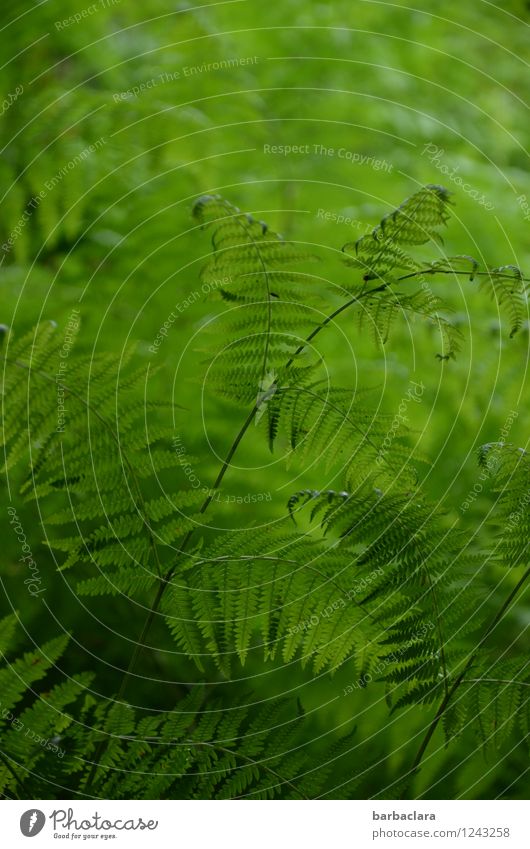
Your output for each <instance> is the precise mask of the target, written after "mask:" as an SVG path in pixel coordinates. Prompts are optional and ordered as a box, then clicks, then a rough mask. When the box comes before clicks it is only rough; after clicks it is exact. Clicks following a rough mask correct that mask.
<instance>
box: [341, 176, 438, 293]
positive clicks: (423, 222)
mask: <svg viewBox="0 0 530 849" xmlns="http://www.w3.org/2000/svg"><path fill="white" fill-rule="evenodd" d="M449 197H450V193H449V192H448V191H447V189H445V188H444V187H443V186H436V185H427V186H424V187H423V188H422V189H420V191H418V192H415V193H414V194H413V195H411V196H410V197H409V198H407V200H405V201H404V202H403V203H402V204H401V206H399V207H398V208H397V209H395V210H394V211H393V212H390V213H389V214H388V215H385V217H384V218H383V219H382V220H381V223H380V224H378V225H377V227H374V229H373V230H372V232H371V233H369V234H368V235H367V236H362V237H361V238H360V239H358V240H357V241H356V242H349V243H347V244H346V245H344V247H343V249H342V250H343V251H344V252H345V253H347V254H349V255H351V258H350V259H349V260H348V264H350V265H353V266H354V267H357V268H362V270H363V272H364V274H363V279H364V280H365V281H368V280H377V279H380V280H383V281H386V280H387V278H388V275H390V274H391V273H392V272H393V271H394V270H395V269H397V268H401V269H408V270H409V271H416V270H418V269H419V268H420V267H421V265H420V263H419V262H418V261H417V260H415V259H413V258H412V256H410V254H408V253H407V252H406V250H404V246H405V247H407V248H408V247H409V246H414V245H423V244H425V243H426V242H429V241H434V242H437V243H440V242H441V236H440V233H439V231H440V229H441V228H442V227H444V226H445V224H446V223H447V221H448V218H449V210H448V205H449V203H450V201H449Z"/></svg>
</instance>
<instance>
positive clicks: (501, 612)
mask: <svg viewBox="0 0 530 849" xmlns="http://www.w3.org/2000/svg"><path fill="white" fill-rule="evenodd" d="M529 577H530V567H529V568H528V569H527V570H526V572H525V573H524V575H523V576H522V577H521V578H520V579H519V581H518V582H517V584H516V585H515V587H514V588H513V590H512V591H511V593H510V594H509V596H508V598H507V599H506V600H505V601H504V603H503V604H502V606H501V607H500V609H499V610H498V611H497V613H496V614H495V616H494V617H493V619H492V621H491V622H490V624H489V625H488V627H487V628H486V630H485V632H484V634H483V635H482V637H481V639H480V640H479V642H478V644H477V646H476V648H475V651H474V652H473V654H472V655H471V656H470V658H469V659H468V661H467V663H466V665H465V667H464V669H463V670H462V672H461V673H460V675H459V676H458V677H457V678H456V680H455V681H454V682H453V685H452V687H451V688H450V689H449V691H448V692H447V693H446V695H445V696H444V698H443V699H442V701H441V703H440V706H439V708H438V710H437V711H436V715H435V717H434V719H433V720H432V722H431V724H430V725H429V728H428V729H427V733H426V734H425V737H424V738H423V740H422V742H421V745H420V747H419V749H418V751H417V753H416V757H415V758H414V761H413V764H412V766H411V768H410V770H409V774H410V776H411V777H412V776H413V775H414V773H415V772H416V770H417V769H418V767H419V765H420V763H421V761H422V760H423V755H424V754H425V751H426V749H427V746H428V745H429V743H430V741H431V738H432V736H433V734H434V732H435V731H436V729H437V727H438V723H439V722H440V720H441V719H442V717H443V715H444V713H445V711H446V710H447V707H448V705H449V702H450V701H451V699H452V698H453V696H454V694H455V692H456V691H457V690H458V688H459V687H460V684H462V683H463V682H464V680H465V677H466V675H467V673H468V671H469V669H470V668H471V666H472V665H473V663H474V662H475V658H476V656H477V654H478V652H479V651H480V649H481V648H482V646H483V645H484V643H485V642H486V640H487V639H488V637H489V636H490V634H491V633H492V631H494V630H495V628H496V627H497V625H498V624H499V622H500V621H501V619H502V617H503V616H504V614H505V613H506V611H507V610H508V608H509V607H510V605H511V603H512V601H513V600H514V598H515V597H516V595H517V594H518V592H519V590H520V589H521V588H522V587H523V586H524V584H525V583H526V581H527V579H528V578H529Z"/></svg>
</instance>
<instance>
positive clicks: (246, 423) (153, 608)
mask: <svg viewBox="0 0 530 849" xmlns="http://www.w3.org/2000/svg"><path fill="white" fill-rule="evenodd" d="M385 288H386V284H383V285H381V286H377V287H375V288H374V289H370V290H367V291H365V292H362V293H361V294H360V295H356V296H355V297H354V298H350V299H349V300H348V301H346V303H344V304H342V305H341V306H340V307H337V309H335V310H334V311H333V312H332V313H330V315H328V316H327V318H325V319H324V321H322V322H321V323H320V324H319V325H317V327H315V329H314V330H312V331H311V333H310V334H309V336H307V338H306V340H305V342H304V343H303V344H302V345H301V346H300V347H299V349H298V351H297V352H296V354H298V353H300V352H301V351H302V350H303V348H304V347H305V345H307V344H308V343H309V342H310V341H311V340H312V339H314V338H315V336H316V335H317V334H318V333H320V331H321V330H323V329H324V328H325V327H326V326H327V325H328V324H329V323H330V322H331V321H333V319H334V318H336V317H337V316H338V315H340V314H341V313H343V312H344V311H345V310H346V309H348V307H351V306H352V305H353V304H355V303H357V301H359V300H361V298H363V297H367V296H368V295H372V294H373V293H374V292H380V291H381V290H382V289H385ZM296 354H293V357H294V356H296ZM291 362H292V358H291V359H290V360H289V361H288V365H289V364H290V363H291ZM258 409H259V402H256V403H255V404H254V405H253V406H252V409H251V410H250V412H249V414H248V416H247V418H246V419H245V421H244V422H243V424H242V425H241V428H240V430H239V432H238V434H237V436H236V438H235V439H234V441H233V442H232V445H231V446H230V449H229V451H228V453H227V455H226V457H225V459H224V460H223V464H222V466H221V468H220V469H219V473H218V475H217V477H216V479H215V481H214V483H213V485H212V490H211V492H210V493H209V494H208V495H207V496H206V498H205V499H204V501H203V503H202V505H201V507H200V509H199V513H201V514H202V513H205V512H206V510H207V509H208V507H209V506H210V504H211V502H212V499H213V497H214V492H215V491H216V490H217V489H218V488H219V487H220V485H221V483H222V481H223V479H224V476H225V474H226V472H227V471H228V468H229V466H230V463H231V461H232V458H233V456H234V454H235V453H236V451H237V449H238V447H239V445H240V443H241V440H242V439H243V437H244V436H245V434H246V432H247V430H248V429H249V427H250V425H251V424H252V422H253V421H254V416H255V415H256V413H257V411H258ZM194 531H195V529H194V528H191V529H190V530H189V531H188V532H187V534H186V536H185V537H184V539H183V540H182V543H181V545H180V548H179V554H184V553H185V551H186V548H187V546H188V544H189V542H190V540H191V538H192V536H193V533H194ZM178 564H179V560H178V559H177V561H176V562H175V563H173V564H172V566H171V567H170V568H169V570H168V571H167V572H166V574H165V575H164V576H163V577H162V578H161V579H160V586H159V589H158V591H157V594H156V596H155V599H154V601H153V604H152V606H151V609H150V610H149V613H148V615H147V618H146V621H145V623H144V626H143V628H142V632H141V637H140V640H141V641H142V642H143V640H144V639H145V638H146V636H147V634H148V633H149V630H150V628H151V625H152V623H153V620H154V617H155V614H156V612H157V610H158V607H159V606H160V602H161V600H162V596H163V595H164V592H165V590H166V587H167V585H168V584H169V582H170V581H171V578H172V577H173V575H174V574H175V571H176V569H177V566H178ZM142 648H143V646H142V645H139V644H137V645H136V646H135V649H134V653H133V655H132V657H131V662H130V663H129V665H128V667H127V669H126V671H125V673H124V676H123V678H122V681H121V683H120V688H119V691H118V692H119V693H120V695H121V697H123V695H124V693H125V689H126V687H127V683H126V682H127V679H128V678H129V675H131V674H132V672H133V671H134V667H135V666H136V663H137V661H138V658H139V656H140V654H141V651H142Z"/></svg>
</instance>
